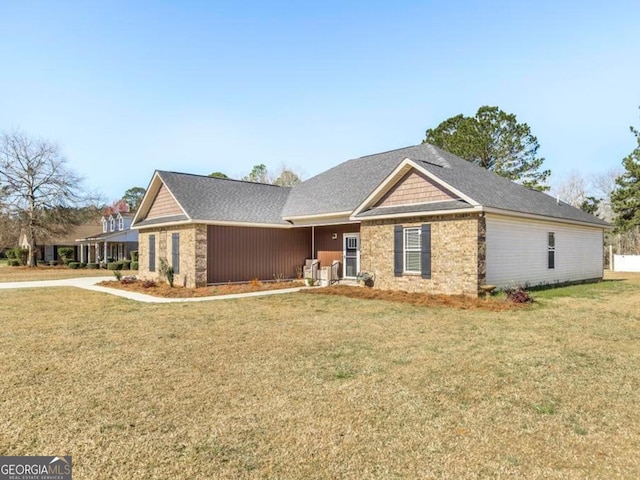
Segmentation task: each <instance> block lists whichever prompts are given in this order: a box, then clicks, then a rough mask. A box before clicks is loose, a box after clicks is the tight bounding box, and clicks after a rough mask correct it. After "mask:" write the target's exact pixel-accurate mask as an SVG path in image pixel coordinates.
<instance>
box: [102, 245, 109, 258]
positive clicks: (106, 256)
mask: <svg viewBox="0 0 640 480" xmlns="http://www.w3.org/2000/svg"><path fill="white" fill-rule="evenodd" d="M108 245H109V242H107V241H105V242H104V257H103V261H104V262H105V263H106V261H107V258H108V257H109V255H108V254H107V247H108Z"/></svg>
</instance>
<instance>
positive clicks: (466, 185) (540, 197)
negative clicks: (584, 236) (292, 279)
mask: <svg viewBox="0 0 640 480" xmlns="http://www.w3.org/2000/svg"><path fill="white" fill-rule="evenodd" d="M406 158H409V159H411V160H413V161H414V162H416V163H417V164H418V165H420V166H422V167H423V168H424V169H425V170H428V171H429V172H430V173H433V174H434V175H435V176H436V177H438V178H440V179H442V180H443V181H444V182H446V183H447V184H449V185H450V186H451V187H453V188H454V189H456V190H458V191H460V192H462V193H463V194H465V195H467V196H468V197H470V198H471V199H473V200H475V201H477V202H478V203H479V204H481V205H482V206H484V207H493V208H497V209H501V210H509V211H513V212H520V213H529V214H533V215H543V216H548V217H552V218H558V219H566V220H573V221H578V222H587V223H593V224H597V225H602V226H608V223H606V222H604V221H603V220H600V219H599V218H596V217H594V216H593V215H590V214H588V213H586V212H583V211H582V210H580V209H577V208H574V207H572V206H570V205H568V204H567V203H564V202H560V204H558V203H557V201H556V199H555V198H552V197H550V196H549V195H547V194H545V193H542V192H539V191H536V190H531V189H529V188H527V187H523V186H522V185H518V184H516V183H514V182H511V181H510V180H507V179H506V178H503V177H500V176H499V175H496V174H494V173H492V172H489V171H488V170H485V169H484V168H481V167H478V166H477V165H474V164H472V163H470V162H467V161H466V160H463V159H461V158H459V157H456V156H455V155H452V154H450V153H448V152H445V151H444V150H441V149H439V148H437V147H435V146H433V145H430V144H422V145H416V146H412V147H406V148H401V149H398V150H392V151H389V152H384V153H379V154H375V155H369V156H366V157H360V158H356V159H353V160H349V161H347V162H344V163H342V164H340V165H338V166H336V167H334V168H331V169H329V170H327V171H326V172H323V173H321V174H319V175H316V176H315V177H313V178H310V179H309V180H307V181H305V182H302V183H301V184H299V185H296V186H295V187H293V188H292V190H291V194H290V195H289V198H288V199H287V202H286V204H285V207H284V210H283V216H284V217H285V218H286V217H295V216H304V215H318V214H323V213H331V212H342V211H353V210H355V209H356V208H357V207H358V206H359V205H360V204H361V203H362V202H363V201H364V200H365V199H366V198H367V197H368V196H369V195H370V194H371V193H372V192H373V190H374V189H375V188H376V187H378V186H379V185H380V184H381V183H382V182H383V181H384V180H385V178H386V177H387V176H388V175H389V174H390V173H391V172H392V171H393V170H394V169H395V168H396V167H397V166H398V165H399V164H400V163H401V162H402V161H403V160H404V159H406ZM360 216H368V215H367V213H366V212H362V214H361V215H360Z"/></svg>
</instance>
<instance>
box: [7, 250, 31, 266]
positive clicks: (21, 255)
mask: <svg viewBox="0 0 640 480" xmlns="http://www.w3.org/2000/svg"><path fill="white" fill-rule="evenodd" d="M5 254H6V255H7V258H8V259H9V260H17V261H18V263H19V264H20V265H26V264H27V257H28V256H29V250H27V249H26V248H20V247H15V248H9V249H7V250H6V251H5Z"/></svg>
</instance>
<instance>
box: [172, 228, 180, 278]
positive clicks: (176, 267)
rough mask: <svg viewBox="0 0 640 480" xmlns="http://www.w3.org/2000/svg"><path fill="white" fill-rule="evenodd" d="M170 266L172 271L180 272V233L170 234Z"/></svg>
mask: <svg viewBox="0 0 640 480" xmlns="http://www.w3.org/2000/svg"><path fill="white" fill-rule="evenodd" d="M171 266H172V267H173V272H174V273H180V234H179V233H172V234H171Z"/></svg>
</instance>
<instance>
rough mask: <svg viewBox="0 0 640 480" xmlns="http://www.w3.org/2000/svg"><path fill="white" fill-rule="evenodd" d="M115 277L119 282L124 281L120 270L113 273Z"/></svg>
mask: <svg viewBox="0 0 640 480" xmlns="http://www.w3.org/2000/svg"><path fill="white" fill-rule="evenodd" d="M113 276H114V277H116V280H117V281H120V280H122V272H121V271H120V270H114V271H113Z"/></svg>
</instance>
